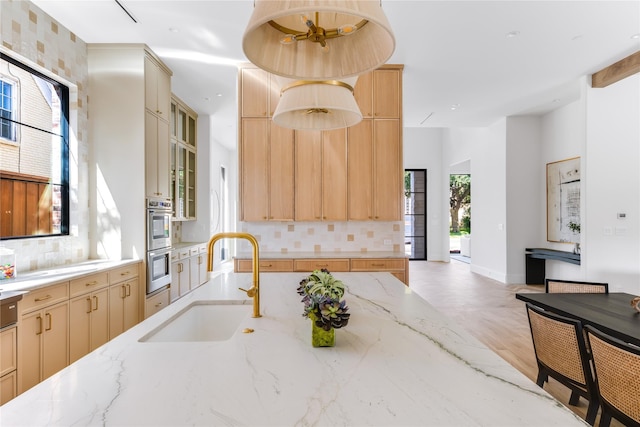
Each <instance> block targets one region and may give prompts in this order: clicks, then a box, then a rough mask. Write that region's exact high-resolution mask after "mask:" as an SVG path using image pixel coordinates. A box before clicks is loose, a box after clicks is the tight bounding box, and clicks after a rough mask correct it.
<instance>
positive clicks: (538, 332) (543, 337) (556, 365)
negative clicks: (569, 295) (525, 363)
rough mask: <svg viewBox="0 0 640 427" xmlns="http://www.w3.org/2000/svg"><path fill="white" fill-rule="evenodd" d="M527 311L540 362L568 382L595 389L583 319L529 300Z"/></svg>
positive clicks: (560, 378) (557, 378)
mask: <svg viewBox="0 0 640 427" xmlns="http://www.w3.org/2000/svg"><path fill="white" fill-rule="evenodd" d="M527 315H528V317H529V326H530V328H531V337H532V339H533V347H534V351H535V353H536V359H537V360H538V363H539V364H542V365H543V366H544V367H545V368H546V369H547V370H548V371H550V372H549V374H550V375H551V376H552V377H554V378H555V379H556V380H558V381H560V382H562V383H564V384H565V385H568V384H567V383H569V384H572V385H575V386H578V387H580V388H583V389H587V390H590V391H593V392H594V393H595V387H594V384H593V377H592V376H591V370H590V368H589V356H588V355H587V350H586V344H585V342H584V335H583V333H582V326H581V324H580V322H579V321H578V320H574V319H569V318H567V317H563V316H559V315H557V314H554V313H551V312H548V311H544V310H542V309H541V308H539V307H536V306H534V305H532V304H529V303H527Z"/></svg>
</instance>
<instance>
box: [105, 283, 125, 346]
mask: <svg viewBox="0 0 640 427" xmlns="http://www.w3.org/2000/svg"><path fill="white" fill-rule="evenodd" d="M126 294H127V291H126V289H125V286H124V284H123V283H118V284H115V285H111V286H110V287H109V337H110V338H111V339H113V338H115V337H117V336H118V335H120V334H121V333H123V332H124V316H123V314H122V313H123V312H124V300H125V298H126Z"/></svg>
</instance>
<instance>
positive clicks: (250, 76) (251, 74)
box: [239, 67, 280, 117]
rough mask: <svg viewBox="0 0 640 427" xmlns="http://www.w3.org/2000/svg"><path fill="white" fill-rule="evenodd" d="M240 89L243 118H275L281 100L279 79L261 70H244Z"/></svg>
mask: <svg viewBox="0 0 640 427" xmlns="http://www.w3.org/2000/svg"><path fill="white" fill-rule="evenodd" d="M239 89H240V100H241V103H240V108H241V110H240V114H241V116H242V117H273V112H274V111H275V110H276V107H277V106H278V101H279V99H280V86H279V84H278V82H277V77H275V76H273V75H272V74H269V73H267V72H266V71H264V70H262V69H260V68H249V67H247V68H242V69H241V70H240V85H239Z"/></svg>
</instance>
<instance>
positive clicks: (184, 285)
mask: <svg viewBox="0 0 640 427" xmlns="http://www.w3.org/2000/svg"><path fill="white" fill-rule="evenodd" d="M189 273H190V271H189V260H188V259H181V260H180V262H178V283H179V286H180V296H181V297H182V296H184V295H186V294H188V293H189V291H190V290H191V283H190V279H189Z"/></svg>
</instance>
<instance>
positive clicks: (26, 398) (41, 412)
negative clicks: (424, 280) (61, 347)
mask: <svg viewBox="0 0 640 427" xmlns="http://www.w3.org/2000/svg"><path fill="white" fill-rule="evenodd" d="M335 276H336V277H338V278H340V279H341V280H343V281H344V282H345V283H346V285H347V288H348V291H347V293H346V299H347V304H348V306H349V308H350V312H351V313H352V314H351V320H350V322H349V324H348V326H347V327H345V328H342V329H339V330H337V331H336V346H335V347H333V348H313V347H312V346H311V337H310V335H311V326H310V321H309V320H308V319H305V318H303V317H302V316H301V313H302V304H301V302H300V297H299V295H298V294H297V293H296V287H297V285H298V282H299V281H300V279H301V278H302V277H303V275H302V274H300V273H269V274H264V275H262V276H261V303H262V307H261V313H262V316H263V317H261V318H257V319H256V318H252V317H249V316H247V318H246V319H245V320H243V321H242V322H240V325H239V327H238V331H237V332H236V333H235V335H233V336H232V338H230V339H229V340H227V341H219V342H180V343H173V342H140V341H139V339H140V338H142V337H143V336H145V335H146V334H148V333H149V332H150V331H152V330H153V329H154V328H156V327H157V326H159V325H160V324H162V323H163V322H164V321H166V320H167V319H169V318H170V317H171V316H173V315H175V314H176V313H178V312H179V311H180V310H182V309H183V308H184V307H186V306H187V305H189V304H191V303H192V302H194V301H200V300H211V299H217V300H220V299H222V300H242V299H244V298H246V297H245V296H244V293H242V292H240V291H237V289H236V288H237V287H238V286H242V287H246V285H247V284H248V282H250V281H251V275H250V274H234V273H224V274H219V275H218V276H216V277H214V278H213V279H212V280H211V281H209V282H208V283H206V284H204V285H203V286H201V287H200V288H198V289H196V290H195V291H194V292H192V293H191V294H189V295H187V296H185V297H184V298H182V299H180V300H178V301H177V302H176V303H174V304H172V305H170V306H169V307H168V308H166V309H164V310H163V311H161V312H159V313H158V314H156V315H154V316H152V317H151V318H149V319H147V320H146V321H144V322H143V323H141V324H139V325H137V326H135V327H134V328H132V329H130V330H129V331H127V332H125V333H124V334H122V335H120V336H119V337H117V338H115V339H114V340H113V341H111V342H109V343H107V344H106V345H104V346H102V347H100V348H98V349H97V350H96V351H94V352H92V353H90V354H89V355H87V356H85V357H83V358H82V359H80V360H78V361H77V362H75V363H74V364H72V365H71V366H69V367H68V368H66V369H64V370H63V371H61V372H59V373H58V374H56V375H54V376H53V377H51V378H49V379H48V380H46V381H44V382H43V383H41V384H39V385H38V386H36V387H34V388H33V389H31V390H29V391H27V392H25V393H23V394H22V395H20V396H18V397H17V398H16V399H14V400H12V401H10V402H8V403H7V404H5V405H4V406H2V407H0V420H1V423H2V425H3V427H4V426H14V425H29V426H35V425H65V426H68V425H82V426H85V425H108V426H120V425H154V426H159V425H172V426H177V425H209V426H212V425H226V426H235V425H245V426H247V425H250V426H257V425H261V426H262V425H279V426H283V425H385V426H389V425H405V426H409V425H411V426H415V425H434V426H472V425H477V426H524V425H538V426H551V425H561V426H569V425H585V423H584V422H583V421H582V420H581V419H580V418H579V417H577V416H576V415H574V414H573V413H572V412H571V411H569V410H568V409H567V408H565V407H564V406H563V405H562V404H560V403H559V402H558V401H556V400H555V399H554V398H552V397H551V396H549V395H548V394H547V393H546V392H545V391H543V390H542V389H540V388H539V387H537V386H536V385H535V384H534V383H533V382H531V381H530V380H529V379H527V378H526V377H525V376H524V375H522V374H521V373H519V372H518V371H517V370H516V369H514V368H513V367H511V366H510V365H508V364H507V363H506V362H505V361H504V360H502V359H501V358H500V357H498V356H497V355H496V354H495V353H493V352H491V351H490V350H489V349H488V348H487V347H485V346H484V345H482V344H481V343H480V342H478V341H477V340H476V339H475V338H473V337H472V336H471V335H470V334H469V333H467V332H466V331H464V330H463V329H462V328H461V327H460V326H459V325H457V324H456V323H455V322H453V321H451V320H450V319H449V318H447V317H446V316H444V315H443V314H441V313H439V312H438V311H437V310H435V309H434V308H433V307H432V306H431V305H429V304H428V303H427V302H425V301H424V300H423V299H422V298H420V297H419V296H417V295H416V294H414V293H412V292H411V290H410V289H409V288H407V287H405V286H404V285H403V284H402V283H401V282H400V281H398V280H397V279H395V278H394V277H393V276H391V275H390V274H388V273H335ZM250 309H251V306H250V301H247V311H248V312H249V311H250ZM247 327H248V328H252V329H254V330H255V332H254V333H252V334H244V333H242V329H244V328H247Z"/></svg>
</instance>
